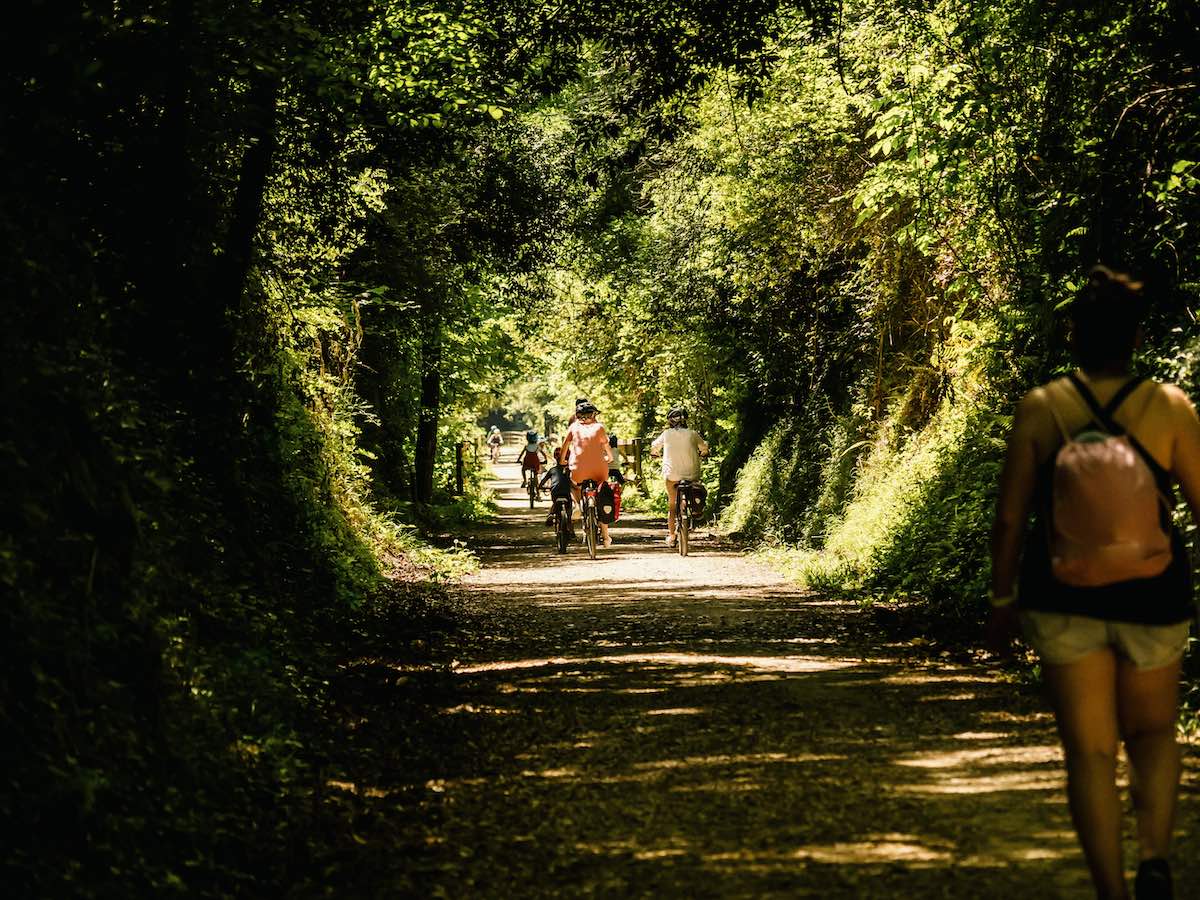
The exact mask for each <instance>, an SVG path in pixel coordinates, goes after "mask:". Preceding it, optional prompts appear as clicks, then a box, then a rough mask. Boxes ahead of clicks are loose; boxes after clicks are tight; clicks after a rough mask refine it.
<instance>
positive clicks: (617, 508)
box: [609, 481, 621, 522]
mask: <svg viewBox="0 0 1200 900" xmlns="http://www.w3.org/2000/svg"><path fill="white" fill-rule="evenodd" d="M609 484H610V485H612V492H613V521H614V522H615V521H617V520H618V519H620V518H621V482H619V481H610V482H609Z"/></svg>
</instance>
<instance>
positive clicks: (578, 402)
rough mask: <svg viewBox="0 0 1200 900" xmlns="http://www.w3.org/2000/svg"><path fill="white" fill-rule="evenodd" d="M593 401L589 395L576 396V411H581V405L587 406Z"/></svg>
mask: <svg viewBox="0 0 1200 900" xmlns="http://www.w3.org/2000/svg"><path fill="white" fill-rule="evenodd" d="M591 402H592V401H591V400H589V399H588V398H587V397H576V398H575V411H576V412H579V407H581V406H587V405H589V404H590V403H591Z"/></svg>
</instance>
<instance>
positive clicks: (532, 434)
mask: <svg viewBox="0 0 1200 900" xmlns="http://www.w3.org/2000/svg"><path fill="white" fill-rule="evenodd" d="M525 440H527V441H529V443H531V444H536V443H537V432H536V431H527V432H525Z"/></svg>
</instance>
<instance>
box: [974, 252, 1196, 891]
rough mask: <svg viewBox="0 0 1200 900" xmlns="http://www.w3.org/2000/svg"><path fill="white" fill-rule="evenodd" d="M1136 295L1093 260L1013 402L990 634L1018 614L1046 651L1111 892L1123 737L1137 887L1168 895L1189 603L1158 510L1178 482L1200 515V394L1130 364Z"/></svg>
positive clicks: (1083, 813) (1082, 832) (1078, 824)
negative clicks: (1067, 364)
mask: <svg viewBox="0 0 1200 900" xmlns="http://www.w3.org/2000/svg"><path fill="white" fill-rule="evenodd" d="M1142 309H1143V301H1142V294H1141V285H1140V284H1138V283H1137V282H1134V281H1131V280H1130V279H1129V278H1128V276H1125V275H1123V274H1120V273H1116V272H1112V271H1110V270H1109V269H1106V268H1104V267H1099V266H1098V267H1096V268H1095V269H1094V270H1093V271H1092V272H1091V274H1090V276H1089V280H1088V283H1087V285H1086V286H1085V287H1084V288H1083V290H1082V291H1081V292H1080V295H1079V296H1078V298H1077V299H1076V300H1075V301H1074V302H1073V304H1072V306H1071V325H1072V332H1071V348H1072V351H1073V353H1074V355H1075V358H1076V361H1077V363H1078V365H1079V368H1078V369H1077V370H1076V371H1075V372H1074V373H1072V375H1070V376H1068V377H1066V378H1060V379H1056V380H1055V381H1052V382H1050V383H1049V384H1046V385H1043V386H1041V387H1038V388H1035V389H1034V390H1032V391H1030V392H1029V393H1028V394H1027V395H1026V396H1025V397H1024V399H1022V400H1021V402H1020V404H1019V406H1018V407H1017V411H1016V415H1015V417H1014V419H1013V426H1012V433H1011V434H1010V436H1009V441H1008V451H1007V456H1006V459H1005V463H1004V469H1003V473H1002V475H1001V483H1000V496H999V501H998V506H997V513H996V521H995V525H994V526H993V530H992V598H991V602H992V607H993V610H992V619H991V622H990V625H989V628H990V630H991V633H992V636H993V639H994V640H996V641H997V642H998V643H999V642H1001V641H1003V640H1005V639H1006V638H1007V636H1008V635H1010V634H1011V633H1012V632H1013V630H1015V626H1016V624H1017V620H1018V616H1019V619H1020V625H1021V626H1022V628H1023V630H1024V633H1025V636H1026V639H1027V640H1028V641H1029V643H1030V645H1031V646H1032V647H1033V649H1034V650H1035V651H1036V653H1037V654H1038V656H1039V658H1040V659H1041V663H1042V672H1043V676H1044V679H1045V684H1046V688H1047V691H1048V694H1049V697H1050V700H1051V703H1052V705H1053V708H1054V715H1055V720H1056V722H1057V725H1058V731H1059V736H1060V738H1061V740H1062V745H1063V751H1064V756H1065V759H1066V768H1067V794H1068V800H1069V804H1070V809H1071V818H1072V820H1073V822H1074V824H1075V830H1076V833H1077V834H1078V836H1079V840H1080V843H1081V845H1082V847H1083V851H1084V855H1085V857H1086V859H1087V863H1088V867H1089V869H1090V871H1091V875H1092V880H1093V882H1094V884H1095V887H1096V893H1097V896H1098V897H1101V898H1106V900H1107V898H1127V897H1128V896H1129V892H1128V888H1127V886H1126V883H1125V875H1124V869H1123V866H1122V858H1121V804H1120V799H1119V796H1118V791H1117V786H1116V761H1117V746H1118V743H1119V742H1123V743H1124V745H1125V752H1126V755H1127V757H1128V759H1129V765H1130V776H1131V791H1132V795H1133V806H1134V810H1135V813H1136V816H1137V837H1138V859H1139V866H1138V871H1137V880H1136V882H1135V890H1136V894H1137V897H1138V900H1151V898H1170V897H1172V896H1173V894H1172V887H1171V874H1170V867H1169V864H1168V862H1167V857H1168V853H1169V849H1170V841H1171V832H1172V828H1173V820H1174V815H1175V802H1176V795H1177V793H1178V787H1179V773H1180V759H1179V748H1178V745H1177V744H1176V740H1175V728H1176V719H1177V715H1178V697H1179V670H1180V660H1181V658H1182V654H1183V651H1184V649H1185V647H1186V645H1187V640H1188V628H1189V623H1190V619H1191V618H1192V616H1193V612H1194V608H1193V605H1192V588H1191V572H1190V568H1189V564H1188V560H1187V555H1186V552H1185V548H1184V546H1183V543H1182V541H1181V539H1180V537H1179V534H1178V532H1177V531H1176V530H1175V529H1174V528H1173V527H1172V525H1171V522H1170V509H1171V507H1172V506H1173V503H1172V502H1171V497H1172V483H1173V482H1174V483H1177V484H1178V485H1179V486H1180V488H1181V489H1182V491H1183V495H1184V497H1185V499H1186V500H1187V502H1188V505H1189V506H1190V507H1191V510H1192V513H1193V515H1195V516H1197V518H1200V421H1198V420H1197V417H1196V410H1195V408H1194V407H1193V405H1192V403H1191V402H1190V401H1189V400H1188V398H1187V396H1186V395H1185V394H1184V393H1183V391H1181V390H1180V389H1179V388H1178V387H1175V386H1174V385H1169V384H1160V383H1157V382H1153V381H1149V380H1145V379H1140V378H1137V377H1134V376H1132V375H1131V373H1130V365H1131V361H1132V358H1133V351H1134V348H1135V345H1136V343H1137V342H1138V340H1139V338H1140V321H1141V315H1142ZM1030 512H1032V513H1033V514H1034V523H1033V527H1032V529H1031V530H1030V531H1029V533H1028V536H1026V524H1027V519H1028V517H1029V514H1030ZM1018 560H1020V568H1019V571H1018Z"/></svg>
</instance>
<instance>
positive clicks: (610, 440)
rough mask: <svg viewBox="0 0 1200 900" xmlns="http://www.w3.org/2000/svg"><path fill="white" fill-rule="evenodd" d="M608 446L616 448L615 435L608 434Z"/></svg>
mask: <svg viewBox="0 0 1200 900" xmlns="http://www.w3.org/2000/svg"><path fill="white" fill-rule="evenodd" d="M608 446H610V447H615V446H617V436H616V435H615V434H610V435H609V436H608Z"/></svg>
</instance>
